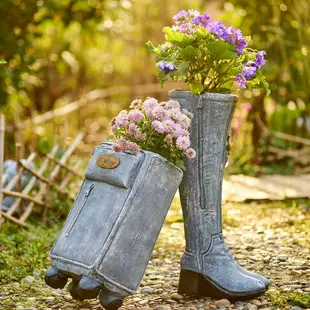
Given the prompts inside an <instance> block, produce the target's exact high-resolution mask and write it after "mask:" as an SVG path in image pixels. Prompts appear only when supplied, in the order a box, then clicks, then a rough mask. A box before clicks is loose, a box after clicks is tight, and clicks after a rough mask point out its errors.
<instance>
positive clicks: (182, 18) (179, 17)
mask: <svg viewBox="0 0 310 310" xmlns="http://www.w3.org/2000/svg"><path fill="white" fill-rule="evenodd" d="M188 17H189V14H188V12H186V11H184V10H182V11H180V12H179V13H177V14H175V15H174V16H173V21H174V22H175V23H176V24H177V25H179V24H182V23H185V22H186V21H187V19H188Z"/></svg>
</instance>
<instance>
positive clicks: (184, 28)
mask: <svg viewBox="0 0 310 310" xmlns="http://www.w3.org/2000/svg"><path fill="white" fill-rule="evenodd" d="M172 29H173V30H175V31H180V32H182V33H184V34H188V35H190V34H192V33H193V32H194V31H195V29H194V27H193V25H192V24H182V25H179V26H172Z"/></svg>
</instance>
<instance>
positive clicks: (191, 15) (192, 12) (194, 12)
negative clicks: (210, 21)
mask: <svg viewBox="0 0 310 310" xmlns="http://www.w3.org/2000/svg"><path fill="white" fill-rule="evenodd" d="M188 14H189V16H190V17H196V16H198V15H200V13H199V11H197V10H188Z"/></svg>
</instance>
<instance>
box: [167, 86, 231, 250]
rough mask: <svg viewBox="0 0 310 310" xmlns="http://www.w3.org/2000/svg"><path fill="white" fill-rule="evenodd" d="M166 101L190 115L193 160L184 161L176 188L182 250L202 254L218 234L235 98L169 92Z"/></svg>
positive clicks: (220, 230) (220, 228)
mask: <svg viewBox="0 0 310 310" xmlns="http://www.w3.org/2000/svg"><path fill="white" fill-rule="evenodd" d="M169 98H170V99H173V100H177V101H178V102H179V103H180V105H181V106H182V108H185V109H187V110H189V111H190V112H191V113H193V115H194V117H193V119H192V123H191V129H190V130H191V132H190V133H191V144H192V147H193V148H194V149H195V150H196V151H197V156H196V158H195V159H194V160H187V159H186V160H185V165H186V171H185V173H184V177H183V181H182V184H181V187H180V196H181V204H182V209H183V214H184V225H185V236H186V250H187V251H188V252H191V253H196V252H201V251H206V250H207V249H208V247H209V245H210V243H211V236H212V235H214V234H220V233H221V232H222V215H221V192H222V180H223V171H224V167H225V162H226V157H227V150H226V146H227V138H228V134H229V128H230V124H231V119H232V116H233V113H234V110H235V103H236V101H237V100H236V99H237V97H235V96H233V95H222V94H203V95H200V96H198V95H193V94H191V93H190V92H182V91H172V92H170V93H169Z"/></svg>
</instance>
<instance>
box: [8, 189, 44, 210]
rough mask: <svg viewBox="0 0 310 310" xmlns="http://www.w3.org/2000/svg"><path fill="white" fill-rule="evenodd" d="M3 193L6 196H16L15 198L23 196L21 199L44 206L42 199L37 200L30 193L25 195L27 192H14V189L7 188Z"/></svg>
mask: <svg viewBox="0 0 310 310" xmlns="http://www.w3.org/2000/svg"><path fill="white" fill-rule="evenodd" d="M2 194H3V195H4V196H10V197H15V198H21V199H24V200H29V201H31V202H33V203H35V204H37V205H39V206H43V205H44V204H43V201H41V200H37V199H35V198H33V197H31V196H29V195H25V194H22V193H19V192H12V191H6V190H2Z"/></svg>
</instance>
